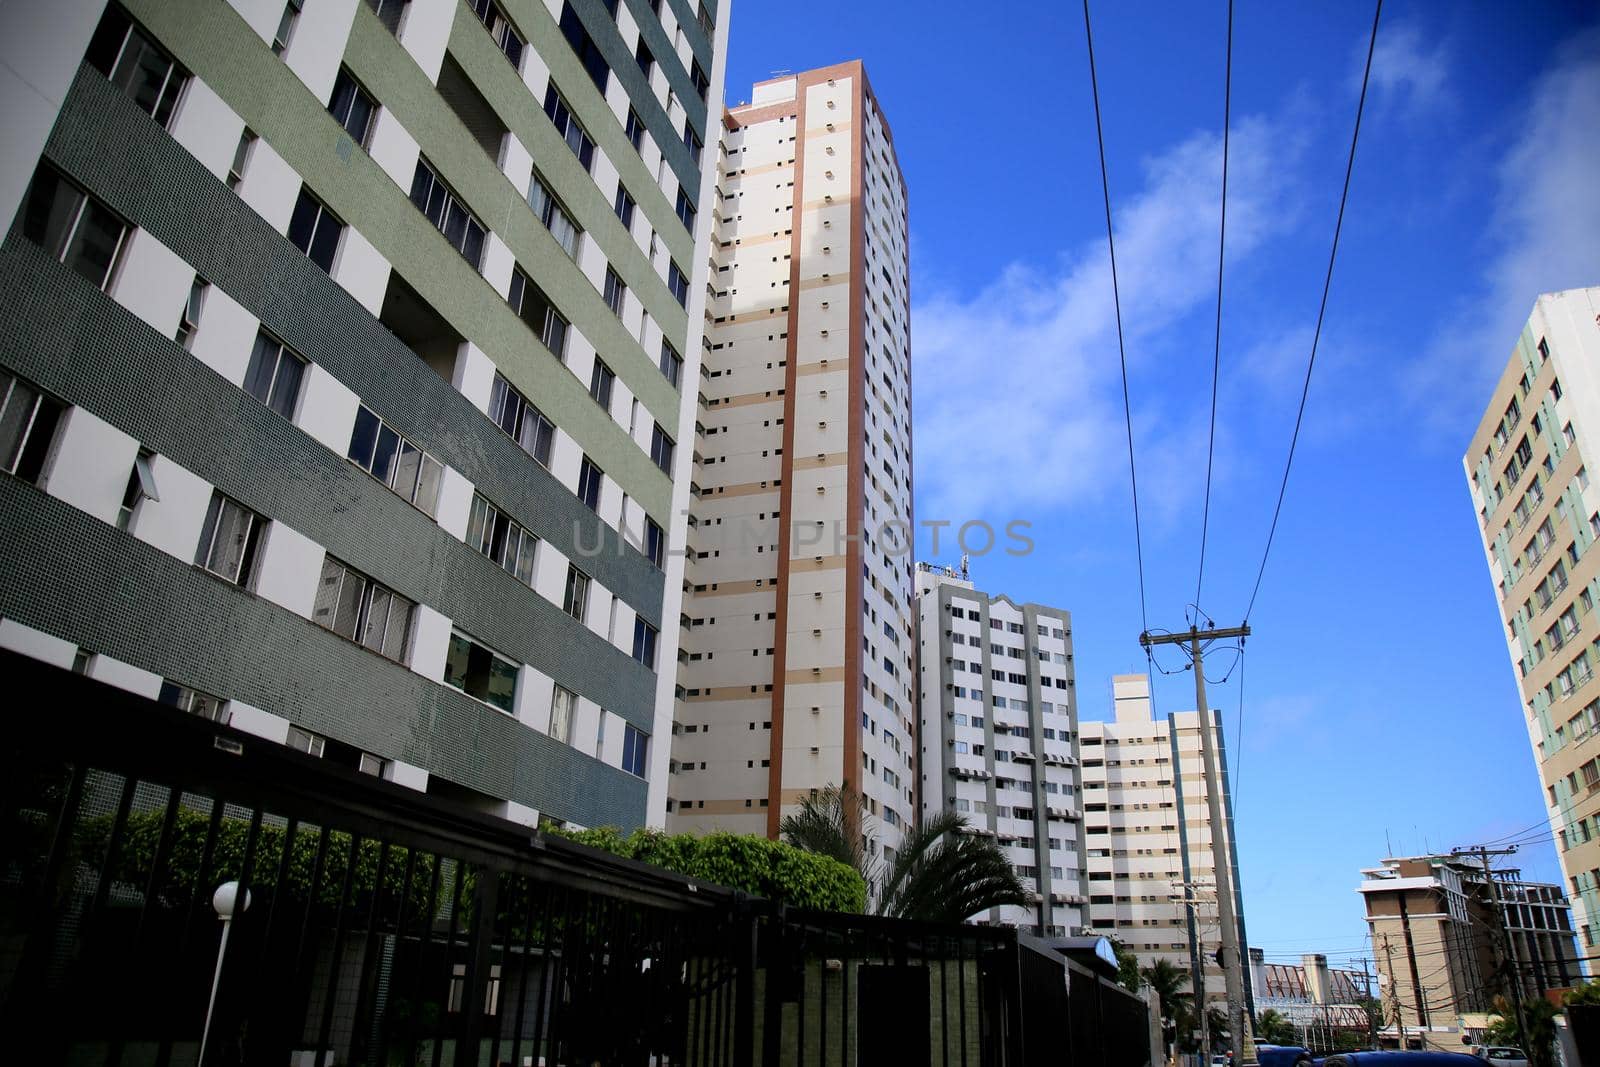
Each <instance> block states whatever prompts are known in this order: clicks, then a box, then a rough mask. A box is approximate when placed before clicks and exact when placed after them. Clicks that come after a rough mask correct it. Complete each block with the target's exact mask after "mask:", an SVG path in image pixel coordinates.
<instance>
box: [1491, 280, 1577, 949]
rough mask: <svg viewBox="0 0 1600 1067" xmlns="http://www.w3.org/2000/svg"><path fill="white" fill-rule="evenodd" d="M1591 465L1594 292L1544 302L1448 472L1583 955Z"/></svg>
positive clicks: (1536, 303)
mask: <svg viewBox="0 0 1600 1067" xmlns="http://www.w3.org/2000/svg"><path fill="white" fill-rule="evenodd" d="M1590 435H1596V436H1595V437H1594V438H1593V439H1591V436H1590ZM1591 459H1600V288H1589V289H1569V290H1567V291H1565V292H1560V293H1546V294H1545V295H1544V296H1541V297H1539V298H1538V299H1537V300H1536V301H1534V305H1533V314H1532V315H1530V316H1529V317H1528V323H1527V325H1526V326H1524V327H1523V330H1522V336H1521V337H1519V338H1518V339H1517V343H1516V347H1515V349H1514V350H1513V352H1512V354H1511V359H1510V361H1509V362H1508V363H1507V364H1506V369H1505V371H1504V372H1503V373H1502V374H1501V375H1500V382H1499V384H1498V385H1497V386H1495V390H1494V394H1493V396H1491V397H1490V400H1489V405H1488V409H1487V410H1486V411H1485V413H1484V417H1483V421H1482V422H1481V423H1479V424H1478V430H1477V432H1476V433H1475V434H1474V435H1473V437H1472V443H1471V444H1470V445H1468V447H1467V452H1466V455H1465V457H1463V459H1462V466H1463V467H1464V468H1465V470H1466V475H1467V482H1468V484H1469V485H1470V487H1471V490H1472V506H1473V507H1474V509H1476V510H1477V513H1478V529H1479V532H1480V534H1481V535H1482V537H1483V546H1484V553H1485V555H1486V557H1487V559H1488V563H1489V577H1490V580H1491V581H1492V582H1494V586H1495V596H1496V598H1497V599H1498V601H1499V604H1500V617H1501V619H1502V620H1503V621H1504V623H1505V635H1506V644H1507V646H1508V647H1509V648H1510V651H1511V663H1512V666H1513V667H1514V668H1515V670H1516V672H1517V684H1518V686H1519V687H1520V690H1521V696H1522V704H1523V717H1524V719H1525V721H1526V722H1527V725H1528V740H1529V742H1530V744H1532V746H1533V750H1534V757H1535V760H1536V762H1537V763H1538V765H1539V778H1540V781H1541V783H1542V784H1543V786H1544V792H1545V797H1544V799H1545V804H1546V805H1547V809H1548V813H1549V817H1550V830H1551V833H1552V834H1553V835H1554V836H1555V840H1556V845H1557V852H1558V853H1559V855H1560V858H1561V870H1562V874H1563V875H1564V876H1565V878H1566V881H1567V885H1568V886H1569V887H1570V889H1571V893H1572V902H1573V910H1574V912H1575V917H1576V920H1577V924H1578V929H1579V931H1580V933H1581V936H1582V938H1583V944H1584V947H1585V948H1586V949H1592V948H1594V947H1595V945H1596V943H1597V938H1600V743H1597V742H1596V740H1595V738H1596V736H1597V735H1600V685H1596V684H1595V682H1594V678H1595V673H1596V667H1597V666H1600V617H1597V616H1596V614H1595V603H1596V600H1597V598H1600V552H1591V551H1590V549H1591V547H1592V546H1593V544H1594V542H1595V539H1596V537H1600V487H1596V486H1591V485H1590V484H1589V481H1590V479H1589V471H1588V464H1589V462H1590V460H1591ZM1596 469H1600V468H1596ZM1590 954H1591V955H1592V953H1590Z"/></svg>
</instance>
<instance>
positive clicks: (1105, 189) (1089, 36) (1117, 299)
mask: <svg viewBox="0 0 1600 1067" xmlns="http://www.w3.org/2000/svg"><path fill="white" fill-rule="evenodd" d="M1083 37H1084V42H1085V43H1086V44H1087V45H1088V48H1089V88H1090V90H1091V92H1092V93H1093V95H1094V133H1095V139H1096V141H1097V142H1098V144H1099V147H1100V192H1101V195H1102V196H1103V197H1104V199H1105V206H1106V247H1107V249H1108V250H1109V252H1110V254H1111V300H1112V306H1113V308H1114V309H1115V311H1116V319H1117V358H1118V359H1119V360H1120V362H1121V364H1122V417H1123V421H1124V422H1125V423H1126V424H1127V428H1128V481H1129V482H1130V483H1131V485H1132V488H1133V547H1134V553H1135V556H1136V558H1137V559H1138V564H1139V624H1140V628H1141V629H1143V630H1146V631H1148V630H1149V629H1150V619H1149V613H1148V611H1147V609H1146V606H1145V593H1144V535H1143V533H1142V532H1141V530H1140V528H1139V472H1138V469H1137V468H1136V467H1135V465H1134V461H1133V406H1132V404H1131V403H1130V402H1129V400H1128V350H1127V344H1126V342H1125V341H1124V339H1123V335H1122V293H1121V290H1120V289H1119V287H1118V285H1117V242H1116V238H1115V237H1114V236H1113V233H1112V226H1111V180H1110V178H1109V177H1107V175H1106V135H1105V131H1104V130H1103V128H1102V127H1101V123H1100V81H1099V77H1098V75H1097V74H1096V73H1095V67H1094V32H1093V30H1092V29H1091V27H1090V24H1089V0H1083ZM1368 62H1369V64H1370V60H1369V61H1368Z"/></svg>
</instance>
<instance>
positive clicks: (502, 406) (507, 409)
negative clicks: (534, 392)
mask: <svg viewBox="0 0 1600 1067" xmlns="http://www.w3.org/2000/svg"><path fill="white" fill-rule="evenodd" d="M512 404H515V405H516V407H515V408H514V409H513V408H511V405H512ZM508 413H509V417H510V421H511V422H512V423H514V426H513V427H508V426H507V425H506V421H507V418H508ZM488 414H489V421H490V422H492V423H494V424H495V425H496V426H498V427H500V431H501V432H502V433H504V434H505V435H506V436H507V437H510V438H511V440H512V441H513V442H515V443H516V445H517V447H518V448H520V449H522V451H523V452H524V453H526V454H527V455H528V456H529V457H530V458H531V459H532V460H533V461H534V462H535V463H537V464H539V466H541V467H544V468H545V469H546V470H548V469H549V468H550V455H551V452H552V451H553V450H554V448H555V438H556V424H555V422H554V421H553V420H552V419H551V418H550V417H549V416H548V415H546V414H545V413H544V412H543V411H540V410H539V408H538V406H537V405H536V404H534V403H533V401H531V400H529V399H528V398H527V397H526V396H524V395H523V394H522V391H521V390H520V389H518V388H517V387H516V386H514V385H512V384H511V382H510V380H509V379H508V378H506V376H505V375H503V374H501V373H500V372H499V371H498V370H497V371H495V374H494V384H493V385H492V386H490V389H489V412H488ZM530 414H531V415H532V417H533V419H534V420H535V421H533V423H532V428H531V430H530V428H529V425H530V424H529V416H530ZM530 434H531V436H532V437H533V448H529V447H528V445H527V444H526V443H524V441H523V440H522V439H523V437H526V436H530ZM541 452H543V455H541V454H540V453H541Z"/></svg>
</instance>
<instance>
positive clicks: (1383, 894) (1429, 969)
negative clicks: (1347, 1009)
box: [1359, 856, 1583, 1047]
mask: <svg viewBox="0 0 1600 1067" xmlns="http://www.w3.org/2000/svg"><path fill="white" fill-rule="evenodd" d="M1361 874H1362V882H1361V886H1360V890H1359V891H1360V893H1361V898H1362V900H1363V902H1364V903H1365V904H1366V912H1367V926H1368V928H1369V929H1370V931H1371V934H1372V952H1373V955H1374V957H1376V960H1377V966H1378V973H1379V975H1380V976H1381V977H1380V979H1379V984H1380V986H1381V987H1382V989H1383V993H1382V996H1383V1000H1384V1018H1385V1019H1386V1020H1388V1023H1389V1026H1388V1031H1389V1032H1390V1033H1391V1034H1392V1036H1394V1037H1395V1038H1396V1039H1398V1037H1399V1034H1398V1032H1397V1031H1396V1030H1395V1029H1394V1028H1395V1023H1396V1020H1397V1018H1398V1022H1399V1023H1400V1024H1401V1025H1403V1026H1404V1027H1405V1028H1406V1031H1407V1033H1408V1034H1409V1035H1415V1034H1418V1033H1419V1032H1422V1033H1425V1034H1426V1035H1427V1036H1426V1038H1425V1039H1424V1040H1425V1041H1426V1042H1428V1043H1431V1044H1434V1045H1443V1046H1446V1047H1448V1046H1451V1045H1454V1044H1457V1043H1460V1044H1463V1045H1464V1044H1466V1043H1467V1042H1468V1040H1469V1039H1470V1038H1471V1037H1473V1036H1475V1035H1472V1034H1469V1033H1468V1032H1467V1030H1468V1026H1470V1023H1471V1022H1472V1019H1471V1018H1470V1017H1471V1016H1473V1015H1475V1014H1476V1015H1481V1014H1483V1013H1487V1012H1490V1011H1492V1010H1493V1007H1494V1004H1493V1001H1494V998H1495V997H1496V996H1498V995H1505V994H1508V993H1509V992H1510V989H1511V986H1510V984H1509V981H1508V979H1509V977H1510V976H1512V975H1520V976H1521V979H1522V993H1523V996H1524V997H1526V998H1529V999H1540V998H1542V997H1543V996H1544V994H1545V991H1546V990H1550V989H1562V988H1565V987H1568V986H1572V985H1576V984H1578V983H1580V982H1582V981H1583V977H1582V975H1581V973H1580V970H1579V963H1578V960H1579V954H1578V950H1577V941H1576V939H1575V938H1574V937H1573V930H1572V918H1571V910H1570V907H1569V905H1568V903H1567V898H1566V894H1564V893H1563V892H1562V891H1561V887H1560V886H1558V885H1553V884H1551V883H1548V882H1532V881H1527V880H1525V879H1523V878H1522V876H1521V872H1520V871H1518V870H1516V869H1513V868H1506V869H1501V870H1496V871H1494V872H1493V875H1494V882H1495V886H1494V888H1493V889H1492V890H1491V885H1490V882H1489V880H1488V879H1487V878H1486V877H1485V875H1484V871H1483V868H1482V867H1481V866H1480V865H1479V863H1478V861H1477V860H1476V859H1473V858H1470V857H1451V856H1412V857H1395V858H1390V859H1386V860H1384V861H1383V863H1381V864H1380V865H1379V866H1377V867H1372V868H1369V869H1367V870H1364V871H1362V872H1361ZM1497 899H1498V910H1499V912H1500V915H1499V917H1498V918H1497V917H1496V915H1495V912H1496V910H1497V903H1496V901H1497ZM1502 925H1503V927H1504V930H1505V936H1506V937H1507V938H1509V941H1510V949H1511V957H1510V958H1509V959H1508V958H1507V955H1506V952H1505V949H1504V947H1503V945H1504V943H1503V942H1502V940H1501V929H1502ZM1464 1016H1465V1017H1469V1018H1467V1019H1466V1020H1464V1019H1463V1017H1464ZM1464 1021H1465V1022H1467V1023H1468V1026H1464V1025H1463V1022H1464ZM1479 1021H1480V1023H1481V1020H1479ZM1424 1047H1426V1046H1424Z"/></svg>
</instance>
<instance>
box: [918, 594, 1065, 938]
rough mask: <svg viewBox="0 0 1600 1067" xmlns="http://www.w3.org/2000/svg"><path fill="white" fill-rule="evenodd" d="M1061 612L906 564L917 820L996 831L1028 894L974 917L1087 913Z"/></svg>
mask: <svg viewBox="0 0 1600 1067" xmlns="http://www.w3.org/2000/svg"><path fill="white" fill-rule="evenodd" d="M1074 695H1075V693H1074V688H1073V670H1072V616H1071V614H1070V613H1068V612H1067V611H1065V610H1064V609H1062V608H1052V607H1046V606H1044V605H1042V604H1032V603H1022V604H1019V603H1016V602H1015V601H1013V600H1011V599H1010V598H1009V597H1006V596H996V595H992V594H989V593H984V592H980V591H979V590H977V589H976V588H975V587H974V586H973V583H972V582H971V581H969V580H968V579H967V577H966V575H965V573H964V572H961V573H958V572H956V571H954V570H952V569H951V568H948V567H931V566H929V565H927V564H918V566H917V706H918V711H919V716H920V731H919V732H920V737H919V739H918V740H919V744H920V746H921V770H920V772H919V781H918V783H917V785H918V788H919V790H920V792H921V798H922V799H921V809H922V814H923V815H924V816H928V815H933V814H937V813H938V812H941V811H954V812H957V813H959V814H961V815H964V816H966V817H967V820H968V825H969V826H970V828H971V831H972V832H973V833H978V834H983V835H985V836H988V837H992V838H995V839H996V840H997V841H998V842H999V844H1000V845H1001V846H1002V848H1004V850H1005V853H1006V856H1007V858H1009V859H1010V860H1011V863H1012V865H1013V866H1014V867H1015V868H1016V871H1017V874H1018V875H1019V876H1020V877H1021V878H1022V880H1023V885H1024V886H1026V887H1027V888H1028V890H1029V891H1030V892H1032V893H1033V894H1034V898H1035V903H1034V904H1032V905H1030V906H1029V907H1026V908H1022V907H1005V908H997V909H994V910H993V911H991V912H990V913H989V914H988V915H987V916H986V917H981V918H979V920H978V921H987V922H993V923H1004V924H1006V925H1009V926H1020V927H1024V928H1027V929H1031V930H1034V931H1035V932H1037V933H1040V934H1044V935H1048V936H1056V937H1066V936H1069V935H1074V934H1077V933H1080V932H1082V931H1083V928H1085V927H1087V926H1088V925H1089V923H1088V920H1087V910H1088V909H1087V908H1086V907H1085V905H1087V904H1088V898H1087V897H1086V896H1085V893H1086V892H1087V888H1086V887H1087V884H1088V870H1087V868H1086V867H1085V865H1084V860H1085V857H1084V849H1083V839H1082V837H1081V836H1080V831H1081V828H1082V824H1081V822H1080V811H1081V808H1080V804H1081V800H1080V792H1081V783H1080V781H1079V778H1078V775H1079V771H1078V744H1077V707H1076V701H1075V699H1074Z"/></svg>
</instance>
